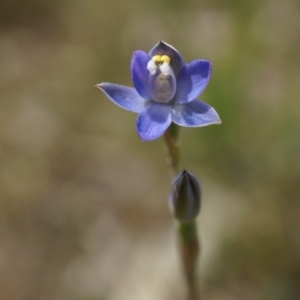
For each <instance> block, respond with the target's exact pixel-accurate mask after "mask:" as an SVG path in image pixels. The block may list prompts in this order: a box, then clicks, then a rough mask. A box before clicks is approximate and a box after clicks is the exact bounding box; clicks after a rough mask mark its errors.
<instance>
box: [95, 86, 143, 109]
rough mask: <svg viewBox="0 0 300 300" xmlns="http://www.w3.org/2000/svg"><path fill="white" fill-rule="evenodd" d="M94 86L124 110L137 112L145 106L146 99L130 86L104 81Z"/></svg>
mask: <svg viewBox="0 0 300 300" xmlns="http://www.w3.org/2000/svg"><path fill="white" fill-rule="evenodd" d="M95 87H96V88H98V89H99V90H101V91H102V92H103V93H104V94H105V95H106V97H107V98H108V99H109V100H111V101H112V102H113V103H115V104H117V105H119V106H121V107H122V108H124V109H126V110H129V111H132V112H135V113H139V112H141V111H142V110H143V109H144V107H145V106H146V100H145V99H143V98H142V97H141V96H140V95H139V94H138V93H137V91H136V90H135V89H134V88H132V87H129V86H124V85H119V84H113V83H106V82H105V83H100V84H97V85H96V86H95Z"/></svg>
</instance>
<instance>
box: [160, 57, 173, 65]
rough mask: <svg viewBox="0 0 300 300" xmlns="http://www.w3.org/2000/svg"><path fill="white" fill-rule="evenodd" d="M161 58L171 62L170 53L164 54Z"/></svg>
mask: <svg viewBox="0 0 300 300" xmlns="http://www.w3.org/2000/svg"><path fill="white" fill-rule="evenodd" d="M160 60H161V61H163V62H166V63H168V64H169V63H170V62H171V58H170V57H169V56H168V55H163V56H162V57H161V58H160Z"/></svg>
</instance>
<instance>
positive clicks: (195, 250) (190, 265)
mask: <svg viewBox="0 0 300 300" xmlns="http://www.w3.org/2000/svg"><path fill="white" fill-rule="evenodd" d="M179 129H180V127H179V126H178V125H176V124H174V123H172V124H171V125H170V127H169V128H168V129H167V130H166V131H165V133H164V138H165V141H166V145H167V148H168V152H169V158H170V161H169V162H170V164H171V166H172V169H173V170H174V173H177V172H178V166H179V159H180V151H179V150H180V149H179V148H180V145H179V132H180V130H179ZM178 239H179V246H180V254H181V261H182V267H183V272H184V277H185V280H186V284H187V291H188V294H187V300H199V299H200V294H199V293H198V290H197V284H196V277H195V273H196V267H197V259H198V255H199V241H198V236H197V226H196V222H195V221H193V222H189V223H183V222H179V223H178Z"/></svg>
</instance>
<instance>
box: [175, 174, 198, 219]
mask: <svg viewBox="0 0 300 300" xmlns="http://www.w3.org/2000/svg"><path fill="white" fill-rule="evenodd" d="M169 207H170V210H171V213H172V214H173V216H174V217H175V218H176V219H178V220H179V221H181V222H190V221H193V220H194V219H195V218H196V217H197V215H198V214H199V211H200V207H201V188H200V184H199V182H198V180H197V178H196V176H195V175H193V174H192V173H190V172H188V171H186V170H183V171H182V172H181V173H179V174H178V175H177V177H176V178H175V180H174V181H173V184H172V188H171V192H170V195H169Z"/></svg>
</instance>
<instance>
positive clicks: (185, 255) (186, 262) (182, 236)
mask: <svg viewBox="0 0 300 300" xmlns="http://www.w3.org/2000/svg"><path fill="white" fill-rule="evenodd" d="M178 238H179V244H180V252H181V258H182V267H183V271H184V276H185V279H186V283H187V288H188V295H187V299H188V300H199V299H200V294H199V293H198V290H197V282H196V276H195V275H196V266H197V260H198V256H199V252H200V246H199V241H198V236H197V226H196V222H195V221H193V222H189V223H183V222H179V224H178Z"/></svg>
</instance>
